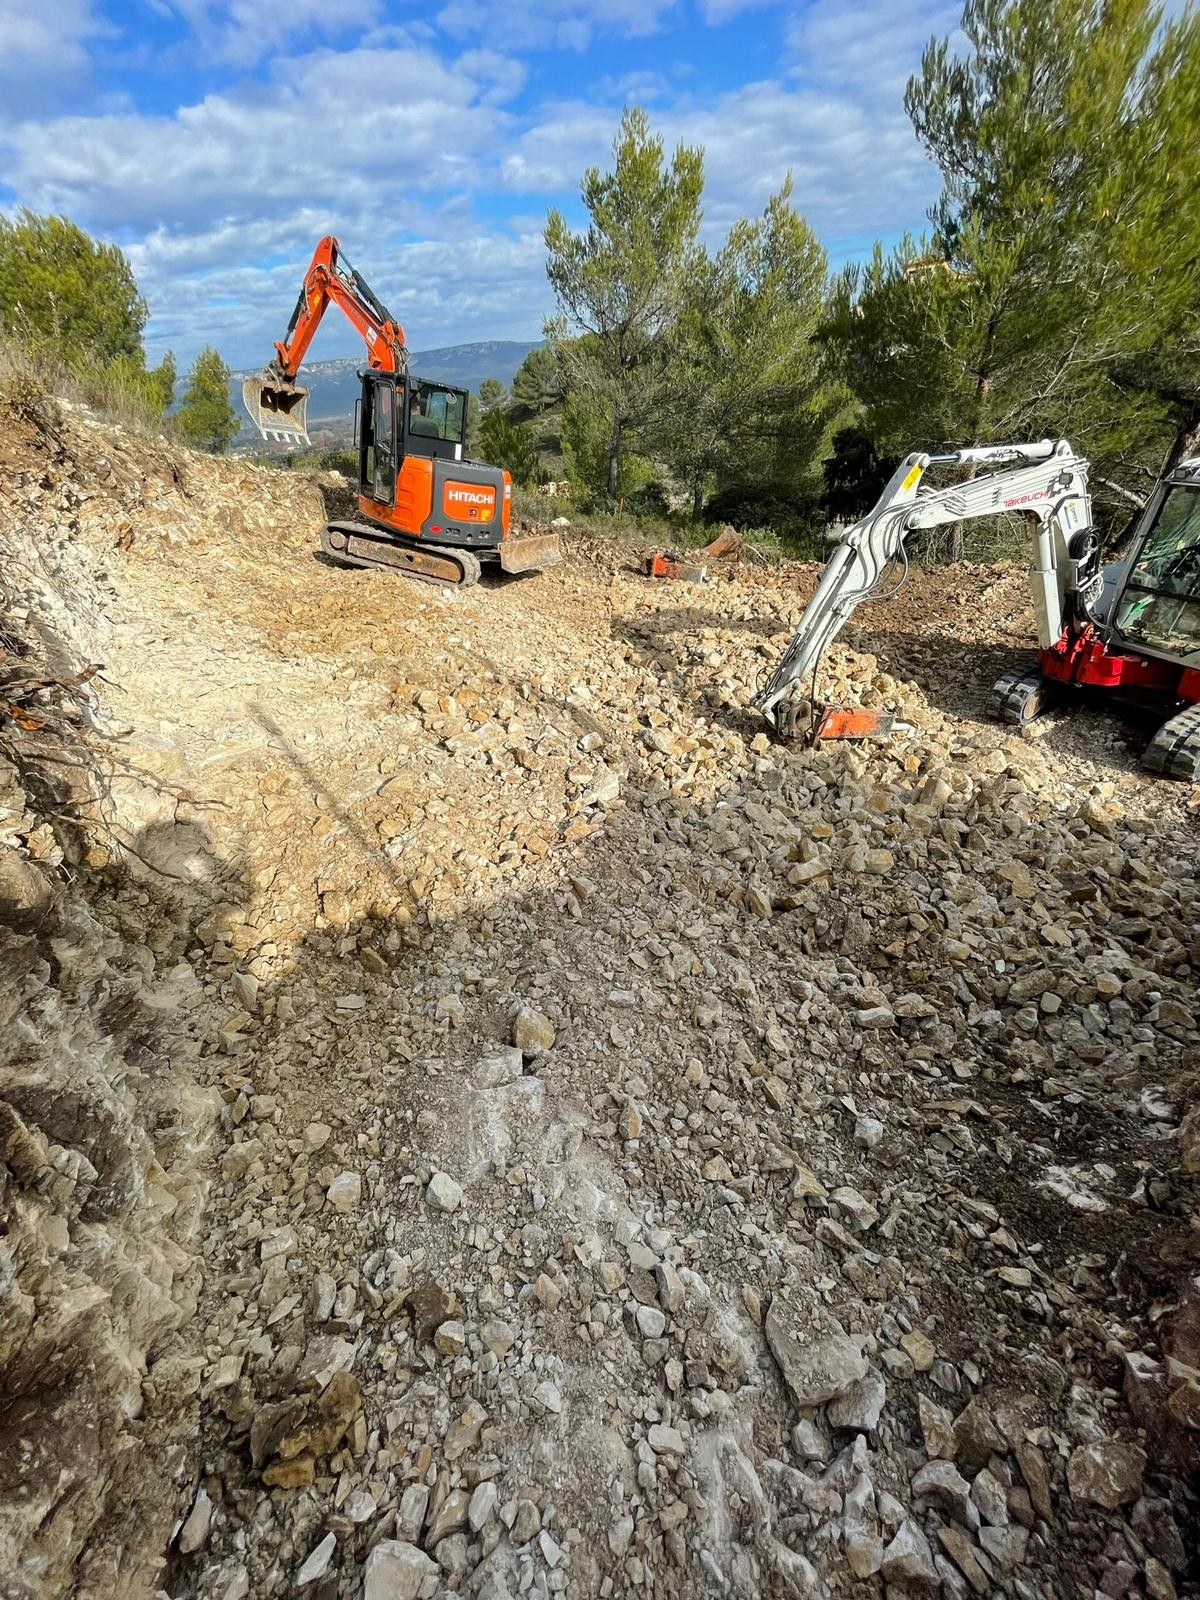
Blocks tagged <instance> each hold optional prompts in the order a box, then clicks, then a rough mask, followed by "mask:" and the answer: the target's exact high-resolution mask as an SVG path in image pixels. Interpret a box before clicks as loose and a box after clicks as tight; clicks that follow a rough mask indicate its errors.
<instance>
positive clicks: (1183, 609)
mask: <svg viewBox="0 0 1200 1600" xmlns="http://www.w3.org/2000/svg"><path fill="white" fill-rule="evenodd" d="M1185 473H1186V475H1185ZM1185 473H1180V474H1178V475H1176V477H1175V478H1174V479H1172V478H1168V479H1167V481H1166V482H1165V483H1164V484H1163V485H1162V488H1161V489H1160V490H1159V492H1158V493H1157V494H1156V496H1155V500H1156V501H1157V504H1152V506H1151V507H1150V514H1149V515H1148V516H1147V517H1146V518H1145V519H1144V524H1143V527H1144V531H1143V532H1142V533H1141V537H1140V538H1137V539H1136V540H1135V543H1134V545H1133V548H1132V550H1131V551H1130V552H1129V554H1128V555H1127V556H1126V558H1125V561H1124V562H1123V563H1122V564H1121V565H1120V566H1119V567H1117V568H1116V569H1115V570H1114V571H1113V573H1112V580H1111V594H1112V599H1111V601H1110V610H1109V621H1110V629H1111V632H1112V634H1113V635H1114V636H1115V637H1116V638H1117V639H1118V640H1120V641H1121V643H1123V644H1126V645H1129V646H1131V647H1133V648H1134V649H1138V650H1143V651H1147V652H1152V653H1154V654H1155V655H1159V654H1161V655H1164V656H1169V657H1172V658H1174V659H1178V660H1181V661H1185V662H1187V663H1188V665H1193V664H1194V665H1197V666H1200V472H1197V471H1196V470H1195V469H1193V470H1192V471H1190V472H1187V471H1186V469H1185ZM1107 576H1108V575H1107V574H1106V577H1107Z"/></svg>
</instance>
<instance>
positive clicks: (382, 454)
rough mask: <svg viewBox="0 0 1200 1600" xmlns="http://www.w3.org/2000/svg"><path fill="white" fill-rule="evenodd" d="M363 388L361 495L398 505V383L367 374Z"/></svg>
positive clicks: (382, 374)
mask: <svg viewBox="0 0 1200 1600" xmlns="http://www.w3.org/2000/svg"><path fill="white" fill-rule="evenodd" d="M362 386H363V387H362V400H361V402H360V404H361V407H362V409H361V414H360V420H359V439H358V491H359V493H360V494H362V495H365V496H366V497H367V499H368V500H374V501H375V502H376V503H377V504H378V505H381V506H390V505H395V503H396V469H397V466H398V462H397V459H396V409H397V406H396V402H397V398H398V396H397V393H396V380H395V377H394V376H393V375H392V374H391V373H390V372H364V373H363V375H362ZM403 393H404V391H403V388H402V389H401V390H400V396H403Z"/></svg>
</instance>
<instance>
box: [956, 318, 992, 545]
mask: <svg viewBox="0 0 1200 1600" xmlns="http://www.w3.org/2000/svg"><path fill="white" fill-rule="evenodd" d="M994 331H995V330H994V324H993V323H989V324H988V345H989V348H990V346H991V343H992V339H993V336H994ZM991 392H992V379H991V375H990V374H989V373H988V372H987V371H982V372H980V374H979V378H978V381H977V382H976V384H975V416H974V418H973V421H972V426H971V443H972V445H973V446H975V447H978V446H979V445H981V444H982V443H983V437H982V435H983V419H984V417H985V416H986V414H987V402H988V395H989V394H991ZM969 476H970V477H972V478H973V477H974V476H975V468H974V467H973V466H972V468H971V470H970V473H969ZM963 550H964V536H963V526H962V523H961V522H955V523H952V524H951V527H950V559H951V561H961V560H962V558H963Z"/></svg>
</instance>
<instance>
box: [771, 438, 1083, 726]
mask: <svg viewBox="0 0 1200 1600" xmlns="http://www.w3.org/2000/svg"><path fill="white" fill-rule="evenodd" d="M942 464H945V465H962V466H970V467H977V466H983V465H994V466H995V467H996V469H997V470H995V471H993V472H985V473H979V474H978V475H977V476H975V477H972V478H969V479H967V480H966V481H965V482H962V483H956V484H952V485H950V486H949V487H948V488H944V489H932V490H931V489H925V490H923V489H922V488H921V479H922V477H923V475H924V473H925V471H926V469H927V468H928V467H930V466H931V465H942ZM1087 465H1088V464H1087V462H1086V461H1084V460H1083V459H1082V457H1080V456H1077V455H1076V454H1075V452H1074V450H1073V449H1072V448H1071V446H1070V445H1069V444H1068V443H1067V441H1066V440H1065V439H1060V440H1059V441H1058V442H1057V443H1055V442H1054V441H1053V440H1051V439H1043V440H1041V441H1040V442H1039V443H1037V444H1013V445H987V446H983V447H980V448H976V449H970V450H957V451H955V452H953V453H952V454H951V455H942V456H931V455H926V454H924V453H922V452H916V453H914V454H913V455H910V456H907V457H906V458H905V459H904V461H902V462H901V464H900V466H899V467H897V469H896V471H895V473H894V474H893V475H892V478H891V480H890V481H889V483H888V484H887V487H886V488H885V489H884V491H883V493H882V494H881V495H880V497H879V500H878V502H877V503H876V505H875V506H874V507H873V508H872V509H871V510H870V511H869V512H868V513H867V515H866V516H865V517H863V518H862V520H861V521H860V522H856V523H855V524H854V526H853V527H851V528H849V529H847V531H846V532H845V534H844V535H843V536H842V539H841V541H840V543H839V544H838V547H837V549H836V550H835V551H834V553H833V555H832V557H831V558H830V560H829V563H828V565H827V566H826V568H825V571H824V573H823V574H822V576H821V581H820V583H819V584H818V585H817V591H816V593H815V594H814V595H813V597H812V599H811V600H810V601H809V603H808V606H807V608H806V610H805V612H804V615H803V617H802V618H801V619H800V626H799V627H798V628H797V630H796V632H795V635H794V636H793V638H792V641H791V643H790V644H789V645H788V647H787V649H786V650H785V651H784V653H783V656H782V658H781V660H780V662H779V665H778V666H777V667H776V669H775V671H774V673H773V674H772V675H771V678H770V680H769V682H768V683H767V684H766V685H765V686H764V687H763V688H762V689H761V690H760V691H759V692H758V694H757V695H756V696H755V698H754V704H755V705H756V706H758V708H759V710H760V711H762V713H763V715H764V716H765V717H766V718H767V720H768V722H770V723H771V725H772V726H773V727H775V728H776V729H782V728H783V726H784V724H785V721H786V718H785V716H784V706H783V702H784V701H785V700H786V699H787V698H788V697H789V696H790V694H791V692H792V690H793V689H794V687H795V686H796V685H797V684H800V683H803V682H804V681H805V680H807V679H810V678H812V677H813V676H814V675H815V673H816V669H817V666H818V664H819V663H820V660H821V657H822V655H823V654H824V653H825V651H826V649H827V648H828V647H829V645H830V644H831V643H832V642H833V640H834V639H835V638H836V637H837V635H838V634H839V633H840V632H841V630H842V628H843V626H844V625H845V622H846V619H847V618H848V617H849V616H850V614H851V612H852V611H854V609H855V607H856V606H858V605H860V604H861V603H862V602H863V601H864V600H866V599H868V598H870V597H871V596H872V595H874V594H877V593H878V591H879V589H880V587H881V585H882V583H883V580H884V577H885V575H886V573H887V572H888V570H889V569H890V568H891V567H892V565H893V564H894V563H895V562H897V561H901V562H906V561H907V557H906V555H905V550H904V541H905V539H906V538H907V536H908V534H909V533H910V532H911V531H912V530H913V529H914V528H934V527H938V526H939V525H941V524H944V523H950V522H964V521H967V520H969V519H970V518H972V517H987V516H995V515H998V514H999V513H1001V512H1005V511H1017V512H1021V513H1024V514H1027V515H1030V516H1032V517H1033V518H1035V519H1036V528H1037V532H1036V536H1035V538H1036V560H1035V564H1034V568H1033V573H1032V576H1033V585H1034V603H1035V607H1036V609H1037V614H1038V631H1039V634H1040V636H1041V639H1042V643H1043V645H1044V646H1047V647H1048V646H1049V645H1051V644H1053V643H1054V642H1055V641H1056V640H1057V639H1058V637H1059V635H1060V634H1061V632H1062V627H1063V621H1064V608H1065V605H1066V603H1067V595H1068V593H1070V592H1071V585H1072V580H1073V578H1074V572H1075V568H1076V566H1077V564H1078V563H1077V562H1076V560H1075V559H1074V558H1073V557H1072V555H1071V553H1070V551H1069V550H1068V545H1069V543H1070V541H1071V539H1072V536H1073V535H1075V534H1077V533H1080V532H1082V531H1084V530H1086V529H1088V528H1090V526H1091V500H1090V498H1089V495H1088V488H1087ZM901 581H903V580H901ZM893 592H894V591H893Z"/></svg>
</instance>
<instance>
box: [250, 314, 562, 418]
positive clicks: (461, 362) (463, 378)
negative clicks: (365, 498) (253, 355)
mask: <svg viewBox="0 0 1200 1600" xmlns="http://www.w3.org/2000/svg"><path fill="white" fill-rule="evenodd" d="M540 343H541V340H531V341H529V342H528V343H526V342H525V341H523V340H520V339H482V340H480V341H479V342H478V343H476V344H447V345H440V346H439V347H438V348H437V349H436V350H410V351H409V356H408V364H409V370H410V371H411V372H413V373H415V374H416V375H417V377H419V378H436V379H437V380H438V381H439V382H441V383H452V384H455V385H456V386H457V387H459V388H462V389H471V390H474V391H475V392H476V393H477V392H478V390H479V385H480V384H481V383H482V382H483V380H484V379H485V378H499V379H500V382H501V383H503V384H509V383H511V382H512V381H513V378H514V376H515V375H516V371H517V368H518V367H519V366H520V365H521V363H522V361H524V359H525V357H526V356H527V355H528V354H529V352H530V351H531V350H535V349H536V348H537V347H538V345H539V344H540ZM365 365H366V356H365V354H364V355H361V356H347V357H343V358H341V359H339V360H335V361H306V362H305V363H304V364H303V366H302V367H301V368H300V381H301V383H303V385H304V386H305V388H306V389H308V390H309V401H308V428H309V432H310V433H314V432H328V433H334V434H337V435H338V436H339V437H346V436H348V435H349V433H350V430H351V428H352V427H353V423H354V402H355V401H356V400H357V399H358V397H359V393H360V387H359V381H358V374H359V372H360V371H361V370H362V368H363V367H364V366H365ZM261 370H262V368H261V367H254V368H248V369H246V370H245V371H242V372H235V373H232V374H231V376H230V380H229V398H230V400H231V401H232V402H233V407H234V410H235V411H236V412H237V414H238V416H239V418H240V419H241V423H242V431H241V433H240V434H239V435H238V440H237V442H238V443H239V444H248V443H250V442H251V441H252V440H255V439H258V434H257V433H256V432H255V431H254V429H253V428H252V427H251V425H250V420H249V418H248V417H247V416H246V412H245V410H244V408H243V406H242V380H243V379H244V378H252V377H255V376H256V375H257V374H258V373H259V372H261ZM260 442H261V441H260Z"/></svg>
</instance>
